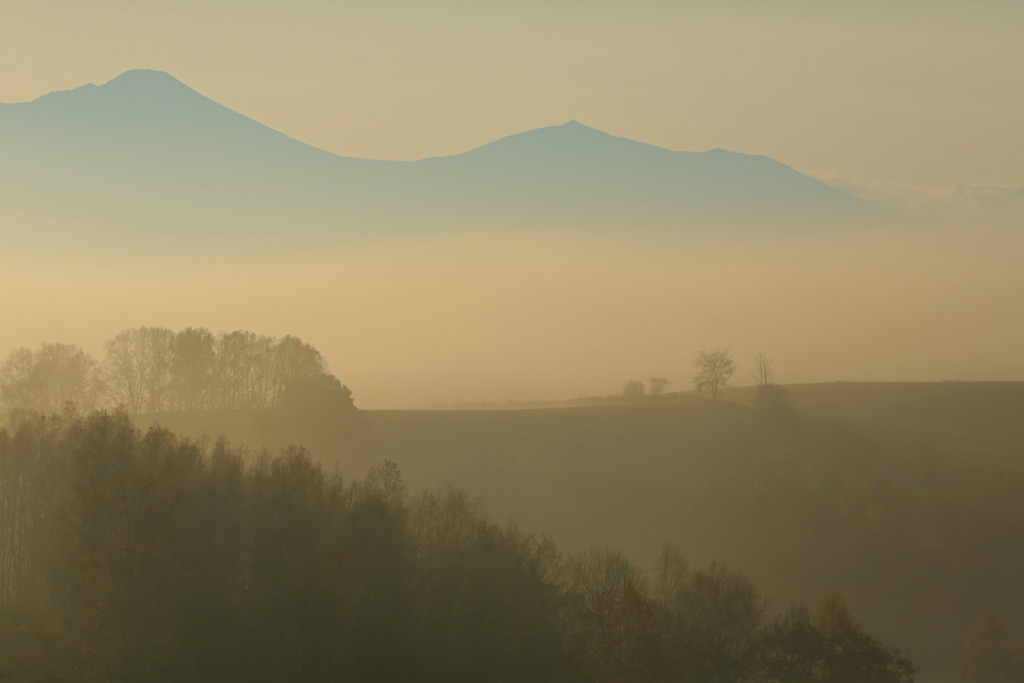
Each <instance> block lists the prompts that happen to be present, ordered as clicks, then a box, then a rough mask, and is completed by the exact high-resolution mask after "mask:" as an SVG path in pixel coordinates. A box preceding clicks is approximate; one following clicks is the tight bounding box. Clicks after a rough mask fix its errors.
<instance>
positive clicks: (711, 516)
mask: <svg viewBox="0 0 1024 683" xmlns="http://www.w3.org/2000/svg"><path fill="white" fill-rule="evenodd" d="M792 391H793V393H794V395H795V399H796V406H797V411H798V413H799V414H800V416H801V420H800V424H799V427H798V429H797V430H796V431H795V432H792V433H783V432H779V431H777V430H773V429H771V428H769V427H767V426H765V425H764V424H762V423H761V422H760V420H758V418H757V416H756V415H755V414H754V412H753V411H752V410H751V408H750V407H749V404H750V401H751V399H752V397H753V391H752V390H750V389H735V390H731V391H730V392H728V394H727V395H726V397H725V399H724V400H722V401H720V402H719V403H718V404H712V403H710V402H709V401H707V400H706V399H704V398H703V397H698V396H694V395H691V394H681V395H670V396H666V397H663V398H662V399H659V400H657V401H646V402H643V403H637V404H622V405H611V404H604V405H594V406H586V407H562V408H548V409H533V410H436V411H371V412H368V413H366V414H365V415H364V417H365V419H366V420H367V421H368V422H369V424H370V426H371V427H372V431H373V434H374V440H375V442H376V443H375V444H374V445H370V444H369V442H367V441H358V442H355V443H348V444H342V445H338V444H337V443H332V440H331V437H330V434H316V433H314V434H313V436H312V437H310V434H311V432H310V427H309V425H308V424H307V425H300V424H287V423H286V422H279V423H274V422H273V421H271V420H268V419H267V418H266V416H264V415H261V414H255V413H254V414H245V413H233V414H231V415H217V414H206V415H198V416H196V415H193V416H186V415H163V416H160V420H159V421H160V422H162V423H163V424H165V425H167V426H168V427H170V428H172V429H174V430H175V431H177V432H179V433H185V434H199V433H204V432H205V433H208V434H221V433H223V434H225V435H227V436H228V437H229V438H230V439H232V440H233V441H236V442H237V441H243V442H247V443H249V444H251V445H259V444H266V445H267V446H269V447H273V448H277V447H281V446H284V445H288V444H289V443H304V444H307V445H309V446H310V448H311V450H313V452H314V455H317V456H319V457H321V458H322V459H323V460H324V461H325V462H326V463H327V464H328V465H329V466H332V467H333V466H338V467H341V468H342V471H343V472H347V473H350V474H353V475H360V474H362V473H363V472H364V471H365V469H366V468H367V467H368V466H369V464H370V463H371V462H374V461H379V460H380V459H383V458H388V459H391V460H393V461H395V462H396V463H398V465H399V466H400V467H401V469H402V471H403V473H404V475H405V477H406V480H407V482H408V484H409V486H410V488H411V489H412V490H417V489H421V488H435V487H444V486H448V485H452V486H456V487H459V488H465V489H467V490H469V491H470V492H471V493H473V494H475V495H480V496H482V497H483V498H484V500H485V501H486V504H487V507H488V509H489V510H490V512H491V513H492V515H493V516H494V517H497V518H498V519H504V518H506V517H508V518H512V519H514V520H516V521H517V522H518V523H519V524H520V525H521V526H522V527H524V528H526V529H528V530H531V531H536V532H542V533H548V534H551V535H552V536H554V538H555V540H556V541H557V542H558V544H559V546H560V547H561V548H563V549H564V550H566V551H568V552H574V551H578V550H581V549H584V548H586V547H590V546H610V547H615V548H621V549H622V550H624V551H625V552H627V554H629V555H630V556H631V557H633V558H634V559H636V560H637V561H638V562H640V563H642V564H644V565H647V566H650V565H651V563H652V562H653V560H654V558H655V556H656V554H657V552H658V549H659V548H660V546H661V545H662V544H663V543H665V542H672V543H675V544H677V545H679V546H681V547H683V548H684V549H685V550H687V551H688V552H689V554H690V556H691V559H693V560H694V561H696V562H702V561H709V560H712V559H714V560H721V561H726V562H728V563H729V564H730V565H732V566H735V567H736V568H738V569H740V570H742V571H744V572H746V573H747V574H749V575H750V576H751V577H752V578H754V579H755V580H756V581H758V582H759V583H760V584H761V585H762V587H763V588H764V590H765V592H766V593H767V594H768V595H769V596H770V597H771V599H772V601H773V604H774V605H775V606H776V607H779V608H783V607H785V605H787V604H788V603H789V602H790V601H792V600H801V601H805V602H813V601H814V600H816V599H817V598H818V597H819V596H820V595H821V594H822V593H823V592H825V591H828V590H836V591H839V592H841V593H843V594H845V595H846V596H847V597H848V598H850V600H851V605H852V607H853V608H854V611H855V615H857V616H859V617H860V618H861V619H862V620H863V621H864V622H865V623H867V624H868V625H869V626H871V627H872V629H873V630H874V632H875V633H876V634H877V635H878V636H879V637H881V638H883V640H886V641H888V642H891V643H893V644H895V645H897V646H899V647H901V648H903V649H905V650H909V652H910V654H911V655H912V656H914V658H915V660H917V661H918V662H919V663H920V664H922V665H923V667H924V670H923V671H922V675H921V676H920V680H921V681H924V682H926V683H927V682H929V681H937V680H943V678H942V674H944V673H945V672H947V671H948V670H949V669H950V667H951V666H952V665H953V663H954V662H955V661H956V660H957V659H959V657H960V656H961V654H962V647H963V645H962V643H963V638H964V635H965V633H966V631H967V630H968V629H969V628H970V627H971V626H972V625H973V623H974V621H975V620H977V619H978V618H979V617H980V616H982V615H983V614H985V613H987V612H997V613H1002V615H1003V616H1005V617H1007V618H1010V619H1011V622H1012V619H1013V618H1014V617H1015V616H1016V615H1017V614H1019V613H1024V595H1021V594H1020V591H1019V590H1017V587H1018V583H1019V579H1017V578H1016V577H1017V574H1018V573H1024V544H1022V543H1020V536H1018V535H1016V534H1018V532H1020V531H1021V530H1022V527H1024V490H1021V489H1019V488H1013V486H1014V485H1015V484H1014V483H1013V480H1012V478H1010V479H1011V481H1010V484H1008V486H1010V488H1009V489H1007V490H1001V491H998V492H996V491H990V490H989V489H991V488H992V487H993V486H998V482H999V481H1000V477H999V476H998V475H995V476H993V475H992V474H991V473H990V470H991V468H1005V469H1007V470H1014V471H1017V470H1020V469H1022V467H1024V447H1022V444H1024V419H1022V418H1024V383H939V384H902V383H901V384H886V383H880V384H851V383H833V384H821V385H802V386H794V387H792ZM142 424H143V425H146V424H148V421H147V420H143V421H142ZM314 432H315V430H314ZM979 473H980V474H979ZM975 476H978V477H980V479H979V482H980V483H974V480H973V479H971V477H975ZM993 482H995V483H993ZM951 491H952V493H951ZM972 496H973V497H972ZM990 499H991V500H995V501H996V502H995V503H994V504H993V507H991V509H989V508H986V509H985V510H984V511H983V512H978V511H977V510H976V509H974V508H975V507H977V506H978V504H979V502H980V504H981V505H982V506H985V505H987V503H986V501H988V500H990ZM1018 547H1020V548H1021V550H1015V548H1018ZM1018 570H1019V571H1018ZM1020 626H1024V624H1021V625H1020Z"/></svg>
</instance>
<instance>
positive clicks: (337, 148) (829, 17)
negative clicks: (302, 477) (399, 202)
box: [0, 0, 1024, 192]
mask: <svg viewBox="0 0 1024 683" xmlns="http://www.w3.org/2000/svg"><path fill="white" fill-rule="evenodd" d="M1021 35H1024V3H1020V2H1013V1H1009V0H1008V1H1006V2H1001V1H998V0H984V1H982V2H973V3H968V2H942V1H940V0H936V1H919V0H909V1H905V2H900V3H891V2H880V1H876V0H868V1H865V2H827V3H823V2H802V1H794V0H782V1H780V2H771V3H765V2H753V1H751V2H742V1H736V0H733V1H731V2H715V3H712V2H703V1H701V2H695V1H689V2H687V1H676V2H670V1H667V0H666V1H661V0H642V1H640V2H618V1H611V2H609V1H605V2H599V1H598V2H579V1H575V0H572V1H567V2H558V3H550V2H537V1H535V0H526V1H524V2H515V3H513V2H496V1H493V0H484V1H476V2H470V1H468V0H432V1H431V2H415V1H405V0H384V1H376V2H368V1H363V0H358V1H355V2H335V1H333V0H303V1H302V2H293V1H286V0H203V1H200V0H175V1H173V2H172V1H171V0H33V2H22V1H20V0H3V2H2V3H0V101H4V102H18V101H28V100H32V99H34V98H36V97H39V96H40V95H43V94H45V93H47V92H50V91H52V90H61V89H69V88H74V87H77V86H79V85H82V84H84V83H89V82H91V83H96V84H101V83H103V82H106V81H107V80H110V79H111V78H113V77H115V76H117V75H118V74H120V73H121V72H123V71H126V70H128V69H132V68H151V69H159V70H164V71H168V72H170V73H171V74H173V75H174V76H175V77H177V78H178V79H179V80H181V81H183V82H184V83H186V84H188V85H189V86H191V87H192V88H194V89H196V90H198V91H200V92H202V93H203V94H205V95H207V96H209V97H211V98H212V99H214V100H216V101H218V102H220V103H222V104H224V105H226V106H228V107H230V108H232V109H235V110H236V111H240V112H242V113H244V114H246V115H247V116H250V117H251V118H254V119H256V120H258V121H260V122H262V123H265V124H267V125H269V126H271V127H273V128H276V129H278V130H280V131H282V132H284V133H286V134H288V135H290V136H292V137H295V138H297V139H299V140H302V141H304V142H308V143H310V144H313V145H315V146H318V147H321V148H323V149H326V150H329V151H331V152H334V153H337V154H342V155H347V156H358V157H368V158H381V159H418V158H423V157H428V156H436V155H444V154H454V153H458V152H462V151H465V150H467V149H471V148H473V147H476V146H479V145H481V144H485V143H487V142H490V141H492V140H494V139H496V138H499V137H502V136H505V135H509V134H512V133H516V132H520V131H523V130H528V129H531V128H536V127H541V126H547V125H556V124H560V123H564V122H565V121H568V120H571V119H577V120H579V121H581V122H583V123H585V124H587V125H589V126H592V127H595V128H599V129H601V130H605V131H607V132H610V133H612V134H614V135H619V136H622V137H629V138H633V139H637V140H642V141H645V142H650V143H652V144H656V145H660V146H663V147H667V148H669V149H673V150H689V151H703V150H707V149H713V148H719V147H720V148H725V149H730V150H733V151H739V152H745V153H749V154H765V155H767V156H770V157H772V158H775V159H778V160H780V161H782V162H783V163H786V164H788V165H790V166H792V167H794V168H796V169H797V170H800V171H802V172H804V173H808V174H810V175H814V176H816V177H820V178H824V179H826V180H829V181H831V182H834V183H836V184H840V185H844V184H845V185H848V186H866V187H874V188H876V189H878V188H889V187H894V188H906V189H908V190H914V191H931V192H938V191H943V190H945V189H947V188H950V187H951V186H954V185H957V184H961V185H969V186H975V185H978V186H1017V185H1022V184H1024V124H1022V121H1024V41H1022V40H1021V39H1020V36H1021Z"/></svg>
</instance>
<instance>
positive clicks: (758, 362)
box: [754, 353, 775, 387]
mask: <svg viewBox="0 0 1024 683" xmlns="http://www.w3.org/2000/svg"><path fill="white" fill-rule="evenodd" d="M754 380H755V381H756V382H757V386H758V387H766V386H769V385H771V384H774V383H775V371H774V370H773V369H772V361H771V359H770V358H768V356H767V355H766V354H764V353H759V354H757V358H755V359H754Z"/></svg>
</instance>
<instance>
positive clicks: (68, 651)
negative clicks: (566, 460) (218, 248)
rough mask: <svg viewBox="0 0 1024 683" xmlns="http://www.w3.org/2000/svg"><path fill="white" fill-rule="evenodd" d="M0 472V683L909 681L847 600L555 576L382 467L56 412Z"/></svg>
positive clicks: (27, 417)
mask: <svg viewBox="0 0 1024 683" xmlns="http://www.w3.org/2000/svg"><path fill="white" fill-rule="evenodd" d="M0 467H2V468H3V471H2V472H0V484H2V489H0V567H2V568H3V572H2V574H0V576H2V577H3V578H2V585H0V666H2V667H3V673H4V674H5V675H6V676H7V678H8V679H10V680H19V681H27V680H42V679H43V678H44V677H49V678H47V680H51V681H137V680H145V681H185V680H188V681H194V680H247V681H277V680H303V681H366V680H396V681H414V680H415V681H479V680H493V681H546V680H548V681H641V682H642V681H652V682H655V681H669V680H672V681H675V680H693V681H740V680H752V679H755V678H756V679H758V680H764V681H779V683H783V682H786V683H792V682H794V681H803V680H807V681H811V680H816V681H835V682H838V681H846V680H858V681H865V682H869V683H870V682H878V683H889V682H890V681H891V682H893V683H902V682H904V681H911V680H913V674H914V666H913V665H912V664H911V662H910V661H909V659H907V658H906V657H905V656H903V655H902V654H901V653H899V652H898V651H897V650H895V649H894V648H891V647H889V646H887V645H883V644H882V643H880V642H878V641H877V640H875V639H874V638H873V637H871V636H870V635H869V634H868V633H867V632H866V631H864V630H863V629H862V628H861V627H860V625H858V624H856V622H854V621H853V619H852V618H851V617H850V616H849V609H848V607H847V606H846V604H845V601H843V600H842V599H841V597H838V596H827V597H826V599H825V600H824V601H823V603H822V605H820V606H819V608H818V610H817V611H816V612H815V616H814V618H813V619H812V618H809V617H804V616H801V615H803V614H805V613H804V612H799V610H797V611H796V612H794V614H795V615H797V616H795V617H790V618H788V619H787V620H781V621H779V620H776V621H774V622H769V621H768V619H767V611H766V608H767V604H766V600H765V598H764V596H762V595H761V593H760V591H759V590H758V589H757V588H756V587H755V585H754V584H753V583H752V582H751V580H750V579H749V578H747V577H746V576H745V575H743V574H742V573H739V572H736V571H734V570H732V569H729V568H727V567H725V566H723V565H720V564H712V565H710V566H705V567H695V568H691V567H690V566H689V563H688V561H687V559H686V556H685V555H684V554H683V553H682V552H681V551H680V550H679V549H678V548H675V547H672V546H668V547H666V549H665V551H664V553H663V556H662V559H661V561H660V562H659V564H658V566H657V567H656V568H655V570H653V571H644V570H642V569H641V568H639V567H637V566H636V565H634V564H633V563H632V562H631V561H630V560H628V559H627V558H625V557H624V556H623V555H621V553H618V552H615V551H612V550H606V549H595V550H592V551H590V552H585V553H579V554H574V555H570V556H568V557H563V556H562V555H561V554H560V553H559V551H558V550H557V548H556V547H555V545H554V543H553V542H552V541H551V539H548V538H537V537H535V536H533V535H530V534H527V533H524V532H523V531H521V530H520V529H519V528H518V527H517V526H516V525H515V524H514V523H511V522H509V523H507V524H497V523H495V522H493V521H491V520H490V519H489V518H488V517H487V515H486V514H485V513H484V511H483V508H482V504H481V503H480V502H479V501H478V500H475V499H473V498H471V497H470V496H468V495H467V494H466V493H464V492H462V491H457V490H451V489H448V490H442V491H436V492H427V493H423V494H420V495H411V494H410V493H409V492H408V491H407V490H406V487H405V485H404V483H403V480H402V476H401V473H400V471H399V470H398V468H397V466H395V465H394V464H393V463H390V462H385V463H384V464H383V465H382V466H379V467H376V468H374V469H372V470H371V471H370V472H369V474H367V475H366V476H365V477H363V478H362V479H356V480H352V481H345V480H343V479H342V477H341V476H340V475H333V476H332V475H328V474H326V473H325V472H324V471H323V470H322V469H321V467H320V466H319V465H317V464H316V463H315V462H314V461H313V460H312V459H311V458H310V456H309V455H308V453H307V452H306V451H305V450H303V449H301V448H289V449H285V450H283V451H281V452H279V453H277V454H270V453H268V452H266V451H255V452H248V451H245V450H243V449H239V448H233V447H231V446H230V445H229V444H228V443H226V442H225V441H223V440H221V441H218V442H217V443H216V444H213V445H209V444H206V443H204V442H202V441H191V440H187V439H180V438H178V437H176V436H175V435H174V434H172V433H171V432H169V431H168V430H166V429H161V428H153V429H150V430H149V431H148V432H145V433H143V432H141V431H139V430H137V429H136V428H135V427H134V426H133V423H132V421H131V417H130V416H129V415H128V414H127V413H126V412H125V411H123V410H121V411H115V412H95V413H92V414H90V415H88V416H82V415H80V414H78V413H76V412H74V411H73V410H66V411H64V412H62V413H57V414H51V415H49V416H46V415H43V414H41V413H33V412H20V413H17V414H16V416H15V417H14V418H13V419H12V420H11V421H10V422H9V423H8V425H7V426H6V427H5V428H4V429H2V430H0ZM794 671H798V672H800V676H802V677H796V678H795V677H793V676H794V674H793V672H794ZM854 675H856V678H855V679H854V678H851V676H854Z"/></svg>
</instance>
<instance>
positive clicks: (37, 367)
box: [0, 343, 96, 413]
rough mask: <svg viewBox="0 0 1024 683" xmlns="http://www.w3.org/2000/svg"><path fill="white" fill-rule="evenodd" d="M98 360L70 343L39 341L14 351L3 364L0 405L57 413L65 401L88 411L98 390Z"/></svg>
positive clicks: (1, 367)
mask: <svg viewBox="0 0 1024 683" xmlns="http://www.w3.org/2000/svg"><path fill="white" fill-rule="evenodd" d="M95 367H96V361H95V360H93V359H92V357H91V356H89V355H88V354H87V353H86V352H85V351H83V350H82V349H80V348H78V347H77V346H72V345H71V344H46V343H44V344H40V345H39V347H38V348H37V349H36V350H35V351H31V350H29V349H26V348H21V349H17V350H15V351H12V352H11V355H10V356H9V357H8V358H7V360H6V361H4V362H3V364H0V405H3V406H4V407H6V408H8V409H11V408H31V409H33V410H39V411H42V412H44V413H51V412H56V411H57V410H59V409H60V408H61V406H62V405H63V404H64V402H65V401H73V402H74V403H76V404H78V405H79V406H80V407H82V408H84V409H86V410H88V409H90V408H92V406H93V401H94V399H95V392H96V377H95Z"/></svg>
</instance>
